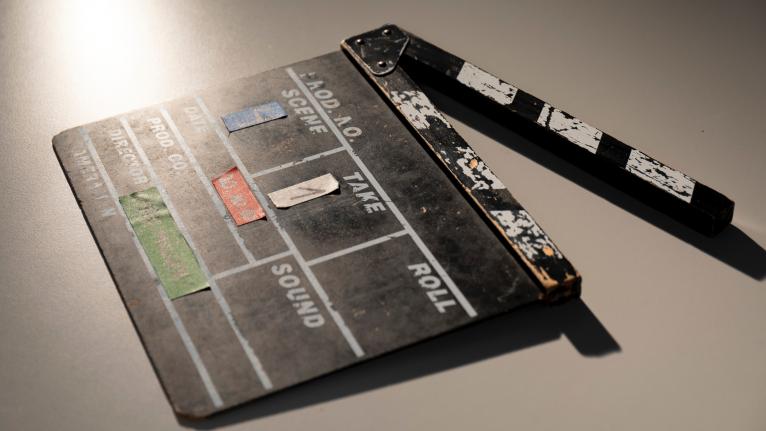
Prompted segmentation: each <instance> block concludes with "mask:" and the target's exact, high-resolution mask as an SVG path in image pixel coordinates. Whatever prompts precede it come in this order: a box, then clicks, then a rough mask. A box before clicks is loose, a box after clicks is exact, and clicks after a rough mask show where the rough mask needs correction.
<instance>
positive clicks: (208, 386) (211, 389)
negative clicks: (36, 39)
mask: <svg viewBox="0 0 766 431" xmlns="http://www.w3.org/2000/svg"><path fill="white" fill-rule="evenodd" d="M80 135H81V136H82V138H83V141H84V142H85V146H86V147H87V148H88V152H89V153H90V157H91V158H92V159H93V162H94V163H95V164H96V169H98V173H99V174H100V175H101V178H102V179H103V180H104V184H105V185H106V188H107V190H108V191H109V194H110V195H111V197H112V200H113V201H114V205H115V207H116V208H117V211H118V212H119V213H120V215H121V216H122V219H123V220H124V221H125V227H126V228H127V229H128V232H129V233H130V237H131V239H132V240H133V245H135V247H136V249H137V250H138V254H139V255H140V256H141V260H143V261H144V265H145V266H146V270H147V271H149V274H151V276H152V278H153V279H154V280H155V281H158V280H159V278H158V277H157V274H156V273H155V272H154V267H152V264H151V263H150V262H149V257H148V256H147V255H146V252H145V251H144V248H143V247H142V246H141V243H139V242H138V236H137V235H136V233H135V232H134V231H133V226H131V225H130V221H129V220H128V216H127V215H126V214H125V210H123V209H122V205H121V204H120V197H119V195H118V194H117V189H115V188H114V184H113V183H112V179H111V177H109V174H107V172H106V169H105V168H104V164H103V163H102V162H101V158H100V157H99V156H98V152H96V148H95V147H94V146H93V141H92V140H91V139H90V135H89V134H88V131H87V130H85V128H84V127H81V128H80ZM155 287H156V288H157V293H159V295H160V298H162V303H163V304H164V305H165V309H166V310H167V311H168V314H169V315H170V318H171V320H172V321H173V326H175V328H176V332H178V335H179V336H180V337H181V342H183V345H184V347H185V348H186V351H187V352H188V353H189V356H190V357H191V360H192V362H193V363H194V367H195V368H196V369H197V374H199V376H200V379H202V384H203V385H204V386H205V390H206V391H207V394H208V396H209V397H210V400H211V401H212V402H213V405H214V406H216V407H221V406H223V400H221V396H220V395H219V394H218V390H217V389H216V388H215V384H213V380H212V379H211V378H210V374H209V373H208V371H207V368H206V367H205V363H204V362H203V361H202V358H201V357H200V355H199V352H198V351H197V348H196V347H195V346H194V342H193V341H192V339H191V337H190V336H189V333H188V332H187V331H186V326H184V323H183V321H182V320H181V317H180V316H179V315H178V312H177V311H176V308H175V307H174V306H173V301H171V300H170V298H168V295H167V293H166V292H165V289H164V288H163V287H162V285H161V284H160V283H157V284H155Z"/></svg>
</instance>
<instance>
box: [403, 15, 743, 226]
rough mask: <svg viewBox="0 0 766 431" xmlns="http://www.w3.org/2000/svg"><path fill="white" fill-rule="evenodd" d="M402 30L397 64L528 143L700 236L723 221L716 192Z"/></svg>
mask: <svg viewBox="0 0 766 431" xmlns="http://www.w3.org/2000/svg"><path fill="white" fill-rule="evenodd" d="M389 27H390V26H389ZM402 32H403V33H404V34H405V35H406V36H407V37H408V38H409V40H408V43H407V46H406V48H405V49H404V51H403V53H402V54H403V58H402V63H404V64H405V65H407V64H413V65H414V66H415V67H416V68H419V69H420V70H421V72H422V71H425V72H426V73H428V74H429V77H430V76H431V75H433V76H434V77H436V78H438V79H439V81H440V82H441V83H446V84H448V85H450V86H451V89H455V90H458V91H459V93H461V94H462V95H467V96H468V97H467V98H462V100H464V101H467V102H471V101H475V102H477V103H478V104H479V106H480V107H481V109H482V111H483V112H485V113H487V114H490V115H491V116H492V117H493V118H495V119H500V120H501V121H503V122H507V120H510V121H511V122H512V123H513V124H515V125H518V126H520V128H522V129H524V130H526V131H527V132H528V133H529V134H530V135H532V136H534V137H535V139H533V141H536V142H539V141H544V142H547V144H546V145H545V146H546V147H547V148H548V149H550V150H552V151H553V152H556V153H559V154H561V155H564V156H566V158H567V160H569V161H571V162H573V163H575V164H577V165H579V166H581V167H583V168H584V169H586V170H587V171H588V172H589V173H591V174H594V175H596V176H599V177H602V178H605V179H608V180H609V182H610V183H611V184H612V185H613V186H615V187H617V188H620V189H622V190H624V191H625V192H628V193H630V194H632V195H634V196H635V197H637V198H639V199H641V200H642V201H644V202H646V203H647V204H649V205H651V206H653V207H655V208H656V209H658V210H660V211H662V212H665V213H666V214H668V215H670V216H672V217H674V218H675V219H677V220H678V221H680V222H682V223H684V224H686V225H688V226H689V227H691V228H693V229H695V230H697V231H699V232H701V233H703V234H706V235H710V236H712V235H715V234H717V233H718V232H720V231H721V230H722V229H723V228H725V227H726V226H727V225H728V224H729V223H730V222H731V219H732V216H733V213H734V202H733V201H732V200H730V199H729V198H727V197H726V196H724V195H723V194H721V193H719V192H717V191H715V190H713V189H712V188H710V187H708V186H706V185H704V184H702V183H700V182H699V181H697V180H695V179H693V178H692V177H690V176H689V175H686V174H685V173H683V172H681V171H679V170H677V169H673V168H671V167H670V166H668V165H665V164H663V163H661V162H660V161H658V160H655V159H653V158H652V157H650V156H648V155H647V154H645V153H643V152H641V151H640V150H637V149H635V148H632V147H631V146H629V145H627V144H625V143H623V142H621V141H619V140H618V139H616V138H614V137H612V136H610V135H608V134H607V133H604V132H603V131H601V130H599V129H597V128H595V127H593V126H591V125H589V124H587V123H585V122H584V121H582V120H580V119H578V118H576V117H574V116H572V115H570V114H567V113H566V112H564V111H562V110H561V109H558V108H556V107H554V106H552V105H551V104H549V103H547V102H544V101H542V100H540V99H538V98H536V97H534V96H532V95H531V94H529V93H527V92H525V91H523V90H521V89H519V88H517V87H515V86H513V85H511V84H509V83H507V82H505V81H503V80H501V79H500V78H498V77H496V76H494V75H492V74H490V73H488V72H486V71H484V70H482V69H480V68H479V67H477V66H474V65H473V64H471V63H469V62H467V61H465V60H463V59H461V58H459V57H457V56H455V55H452V54H450V53H448V52H446V51H444V50H442V49H440V48H438V47H436V46H434V45H432V44H430V43H428V42H426V41H424V40H422V39H420V38H418V37H417V36H413V35H412V34H409V33H406V32H404V31H402ZM433 72H436V73H433ZM538 137H539V138H540V139H537V138H538Z"/></svg>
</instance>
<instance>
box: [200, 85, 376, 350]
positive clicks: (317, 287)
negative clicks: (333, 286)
mask: <svg viewBox="0 0 766 431" xmlns="http://www.w3.org/2000/svg"><path fill="white" fill-rule="evenodd" d="M195 99H196V100H197V104H198V105H199V107H200V109H202V112H204V113H205V116H206V117H207V120H208V122H210V124H211V125H212V126H213V128H215V131H216V133H217V134H218V137H219V138H220V139H221V142H222V143H223V145H224V147H226V150H227V151H228V152H229V156H230V157H231V158H232V160H234V163H235V164H236V165H237V168H238V169H239V171H240V172H241V173H242V175H244V177H245V180H247V184H248V185H249V186H250V189H252V191H253V193H255V197H256V198H258V200H259V201H260V202H261V203H262V206H263V210H264V211H266V217H267V218H268V219H269V220H270V221H271V223H272V224H273V225H274V227H275V228H276V229H277V232H279V235H280V236H281V237H282V240H283V241H284V242H285V244H286V245H287V248H288V250H290V251H291V252H292V254H293V257H294V258H295V261H296V262H298V266H300V267H301V270H302V271H303V273H304V274H305V275H306V278H307V279H308V281H309V284H310V285H311V287H312V288H313V289H314V292H315V293H316V294H317V296H319V299H321V300H322V304H323V305H324V306H325V308H326V309H327V312H328V313H329V314H330V317H332V319H333V321H334V322H335V325H336V326H337V327H338V329H339V330H340V332H341V334H343V337H344V338H345V339H346V342H347V343H348V345H349V346H350V347H351V350H352V351H353V352H354V354H355V355H356V356H357V357H362V356H364V350H362V346H360V345H359V342H358V341H356V337H354V334H352V333H351V329H350V328H349V327H348V326H347V325H346V322H345V321H344V320H343V317H341V315H340V313H338V311H337V310H335V308H334V307H333V305H332V301H330V297H329V296H328V295H327V292H325V290H324V288H323V287H322V285H321V284H320V283H319V280H318V279H317V278H316V276H315V275H314V272H313V271H312V270H311V268H310V267H309V266H308V264H307V263H306V259H304V257H303V255H302V254H301V252H300V250H298V247H296V246H295V243H294V242H293V239H292V238H290V235H289V234H288V233H287V231H286V230H285V228H284V227H283V226H282V225H281V224H280V223H279V220H278V219H277V215H276V213H275V212H274V210H273V209H272V208H271V206H270V205H268V202H269V201H268V200H267V199H266V196H264V194H263V193H262V192H261V189H259V188H258V185H257V184H255V182H254V181H253V178H252V175H250V173H249V172H248V170H247V167H245V164H244V163H242V160H241V159H240V158H239V155H238V154H237V152H236V151H235V150H234V147H233V146H232V145H231V142H229V138H228V136H227V135H226V134H225V133H223V129H221V125H220V124H219V123H218V122H216V120H215V119H214V118H213V115H212V114H211V113H210V110H208V109H207V105H205V102H204V101H203V100H202V98H201V97H199V96H197V97H196V98H195Z"/></svg>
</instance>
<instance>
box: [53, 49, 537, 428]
mask: <svg viewBox="0 0 766 431" xmlns="http://www.w3.org/2000/svg"><path fill="white" fill-rule="evenodd" d="M271 101H276V102H278V103H279V104H281V105H282V107H284V109H285V110H286V111H287V114H288V115H287V118H282V119H277V120H273V121H270V122H267V123H263V124H259V125H256V126H253V127H249V128H246V129H242V130H239V131H236V132H234V133H231V134H229V133H228V131H227V130H226V128H225V127H224V124H223V122H222V121H221V118H220V117H221V116H222V115H225V114H228V113H231V112H237V111H240V110H242V109H244V108H247V107H250V106H256V105H261V104H264V103H268V102H271ZM54 148H55V151H56V154H57V156H58V157H59V160H60V162H61V165H62V167H63V169H64V171H65V172H66V175H67V178H68V179H69V182H70V184H71V186H72V189H73V191H74V193H75V195H76V197H77V199H78V202H79V203H80V206H81V207H82V210H83V214H84V215H85V217H86V219H87V221H88V224H89V225H90V227H91V229H92V231H93V234H94V236H95V238H96V241H97V243H98V245H99V247H100V249H101V251H102V254H103V255H104V258H105V261H106V263H107V265H108V267H109V270H110V272H111V274H112V276H113V278H114V281H115V284H116V285H117V288H118V289H119V291H120V294H121V296H122V298H123V301H124V302H125V306H126V308H127V309H128V311H129V313H130V316H131V318H132V319H133V321H134V323H135V326H136V328H137V330H138V332H139V335H140V337H141V339H142V341H143V343H144V346H145V347H146V350H147V353H148V355H149V358H150V359H151V361H152V363H153V365H154V367H155V369H156V371H157V374H158V376H159V378H160V380H161V382H162V385H163V387H164V389H165V391H166V393H167V395H168V398H169V400H170V401H171V403H172V405H173V408H174V410H175V411H176V412H177V413H179V414H182V415H188V416H194V417H202V416H206V415H209V414H211V413H214V412H216V411H220V410H222V409H226V408H228V407H231V406H234V405H237V404H240V403H243V402H245V401H248V400H252V399H254V398H257V397H260V396H263V395H265V394H268V393H270V392H273V391H276V390H279V389H283V388H285V387H288V386H291V385H294V384H296V383H299V382H302V381H305V380H307V379H311V378H314V377H316V376H319V375H322V374H326V373H328V372H331V371H334V370H337V369H339V368H342V367H345V366H348V365H350V364H353V363H356V362H358V361H362V360H366V359H368V358H372V357H374V356H376V355H380V354H382V353H385V352H388V351H391V350H393V349H397V348H400V347H403V346H406V345H408V344H411V343H414V342H417V341H419V340H423V339H425V338H428V337H431V336H434V335H437V334H439V333H442V332H445V331H448V330H451V329H454V328H456V327H459V326H461V325H465V324H468V323H470V322H472V321H476V320H477V319H481V318H485V317H489V316H492V315H495V314H497V313H501V312H504V311H507V310H510V309H512V308H514V307H517V306H519V305H522V304H526V303H529V302H532V301H535V300H537V298H538V296H539V294H540V291H539V289H538V287H537V286H536V285H535V284H534V283H533V282H532V281H531V279H530V278H529V277H528V275H527V274H526V273H525V271H524V270H523V269H522V268H521V267H520V266H519V264H518V263H517V261H516V260H515V259H514V257H513V256H512V254H511V253H510V252H509V250H508V249H507V248H506V246H505V245H503V243H502V242H501V241H500V240H499V239H498V237H497V236H496V234H495V233H494V232H493V230H492V229H491V228H490V227H489V226H488V224H487V223H486V222H485V221H484V220H483V219H482V216H481V215H480V213H479V212H477V211H476V209H475V208H474V207H472V205H471V204H470V203H469V202H468V201H467V200H466V199H465V197H464V195H462V194H461V192H460V191H459V190H458V189H457V188H456V186H455V185H454V184H453V183H452V182H451V180H450V178H449V177H448V176H447V175H445V173H444V171H443V170H442V169H441V168H440V167H439V165H438V164H437V163H436V162H435V161H434V159H433V158H432V157H431V156H430V155H429V153H428V152H427V151H426V149H424V148H423V147H422V146H421V145H420V144H419V143H418V141H417V140H416V139H415V138H414V137H413V135H412V134H411V133H410V132H409V131H408V130H407V128H405V127H404V125H402V123H401V122H400V121H399V120H398V119H397V117H396V115H395V114H394V113H393V112H392V111H391V109H390V108H389V107H388V106H387V105H386V103H384V101H383V100H382V99H381V98H380V97H379V96H378V95H377V94H376V92H375V90H374V89H373V88H372V87H371V86H370V85H369V84H368V83H367V82H366V81H365V80H364V78H363V76H362V75H361V74H360V73H359V72H358V71H357V70H356V69H355V68H354V66H353V65H352V64H351V62H349V61H348V59H346V58H345V57H344V56H343V54H341V53H340V52H336V53H332V54H327V55H325V56H322V57H318V58H316V59H313V60H309V61H305V62H301V63H298V64H295V65H293V66H290V67H287V68H280V69H275V70H272V71H269V72H265V73H262V74H259V75H256V76H254V77H250V78H245V79H241V80H238V81H235V82H233V83H230V84H227V85H224V86H221V87H219V88H216V89H213V90H209V91H204V92H201V93H199V94H197V95H192V96H189V97H187V98H182V99H179V100H176V101H173V102H169V103H166V104H164V105H162V106H153V107H149V108H146V109H142V110H139V111H135V112H132V113H128V114H125V115H121V116H116V117H114V118H109V119H106V120H103V121H100V122H97V123H93V124H89V125H86V126H83V127H80V128H75V129H72V130H68V131H66V132H63V133H61V134H60V135H58V136H56V137H55V138H54ZM233 167H237V168H238V170H239V171H240V172H241V173H242V174H243V175H244V176H245V178H246V179H247V180H248V181H249V186H250V188H251V189H252V191H253V193H254V195H255V197H256V199H258V201H259V203H260V204H261V205H262V206H263V209H264V210H265V212H266V218H265V219H263V220H256V221H254V222H251V223H248V224H245V225H242V226H236V224H235V223H234V222H233V221H232V220H231V219H230V216H229V215H228V213H227V212H226V209H225V206H224V205H223V203H222V202H221V201H220V196H219V195H218V194H217V192H216V191H215V189H214V187H213V186H212V183H211V181H212V179H213V178H216V177H218V176H220V175H221V174H223V173H225V172H227V171H228V170H229V169H231V168H233ZM327 173H330V174H332V175H333V176H334V177H335V178H337V179H338V180H339V182H340V192H339V193H337V192H336V193H332V194H329V195H326V196H322V197H320V198H316V199H313V200H311V201H308V202H305V203H302V204H300V205H297V206H294V207H291V208H285V209H277V208H275V207H274V206H273V205H272V203H271V201H270V200H269V199H268V198H267V197H266V195H267V194H268V193H271V192H273V191H276V190H279V189H283V188H285V187H288V186H291V185H293V184H297V183H300V182H302V181H305V180H307V179H311V178H315V177H318V176H320V175H324V174H327ZM151 187H156V188H157V189H158V190H159V191H160V193H161V194H162V196H163V200H164V202H165V204H166V205H167V207H168V209H169V210H170V212H171V215H172V216H173V219H174V220H175V222H176V224H177V225H178V228H179V230H180V231H181V232H182V233H183V234H184V235H185V238H186V240H187V242H188V243H189V245H190V247H191V248H192V250H193V251H194V253H195V255H196V258H197V260H198V261H199V263H200V267H201V268H202V271H203V272H204V274H205V276H206V277H207V279H208V282H209V284H210V289H209V290H203V291H200V292H197V293H193V294H190V295H187V296H183V297H180V298H178V299H175V300H170V299H169V298H168V297H167V295H166V294H165V292H164V290H163V289H162V285H161V284H160V282H159V279H158V278H157V275H156V274H155V272H154V270H153V268H152V266H151V264H150V262H149V260H148V259H147V256H146V254H145V252H144V251H143V249H142V248H141V247H140V244H139V242H138V241H137V239H136V237H135V234H134V233H133V231H132V230H131V226H130V224H129V223H128V221H127V219H126V218H125V214H124V213H123V212H122V208H121V207H120V205H119V202H118V199H119V197H120V196H125V195H128V194H130V193H133V192H137V191H142V190H147V189H149V188H151Z"/></svg>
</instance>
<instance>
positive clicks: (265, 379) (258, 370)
mask: <svg viewBox="0 0 766 431" xmlns="http://www.w3.org/2000/svg"><path fill="white" fill-rule="evenodd" d="M120 123H122V127H123V128H124V129H125V131H126V132H127V133H128V137H129V138H130V141H131V142H132V143H133V148H134V149H135V150H136V153H137V154H138V156H139V157H140V158H141V161H142V162H143V163H144V166H146V170H147V171H148V172H149V176H150V177H151V179H152V182H153V183H154V185H155V186H156V187H157V190H158V191H159V192H160V196H162V200H163V201H165V206H167V207H168V211H170V215H171V216H173V220H174V221H175V222H176V226H177V227H178V230H179V231H180V232H181V234H182V235H183V236H184V239H186V242H187V243H188V244H189V248H191V250H192V252H193V253H194V257H196V258H197V263H199V266H200V268H201V269H202V272H204V273H205V277H207V281H208V284H209V285H210V290H211V291H212V292H213V296H214V297H215V299H216V301H217V302H218V305H219V306H220V307H221V310H222V311H223V314H224V316H226V320H227V321H228V322H229V326H230V327H231V329H232V330H233V331H234V334H235V335H236V336H237V339H238V340H239V344H240V345H241V346H242V350H244V351H245V355H246V356H247V359H248V360H249V361H250V364H251V365H252V367H253V370H255V374H256V375H257V376H258V379H259V380H260V381H261V384H262V385H263V387H264V389H271V388H272V387H273V385H272V384H271V380H270V379H269V376H268V375H267V374H266V371H265V370H264V369H263V366H262V365H261V361H260V360H259V359H258V357H257V356H256V355H255V352H254V351H253V349H252V347H250V342H249V341H247V338H245V337H244V336H243V335H242V332H241V331H240V330H239V326H238V325H237V322H236V321H235V320H234V316H233V315H232V312H231V308H230V307H229V303H228V302H226V298H224V297H223V294H222V293H221V290H220V289H219V288H218V284H217V283H216V281H215V279H214V278H213V276H212V275H211V274H210V270H209V269H208V267H207V264H206V263H205V261H204V260H203V259H202V255H201V254H200V253H199V249H198V248H197V247H196V245H195V244H194V240H193V239H192V237H191V235H190V234H189V230H188V229H187V228H186V225H185V224H184V222H183V220H182V219H181V217H180V215H179V214H178V211H177V210H176V207H175V205H173V201H172V200H171V199H170V195H168V192H167V190H165V186H164V185H163V184H162V181H161V180H160V177H159V176H158V175H157V172H155V171H154V167H153V166H152V164H151V162H150V161H149V157H147V156H146V153H145V152H144V149H143V147H141V143H140V142H139V141H138V138H137V137H136V134H135V133H134V132H133V129H132V128H131V127H130V124H128V120H127V119H126V118H125V117H122V118H120Z"/></svg>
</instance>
